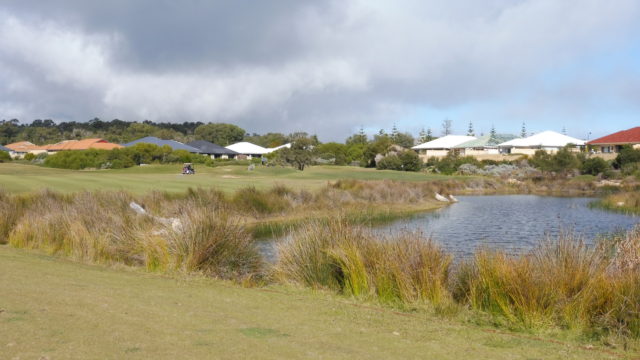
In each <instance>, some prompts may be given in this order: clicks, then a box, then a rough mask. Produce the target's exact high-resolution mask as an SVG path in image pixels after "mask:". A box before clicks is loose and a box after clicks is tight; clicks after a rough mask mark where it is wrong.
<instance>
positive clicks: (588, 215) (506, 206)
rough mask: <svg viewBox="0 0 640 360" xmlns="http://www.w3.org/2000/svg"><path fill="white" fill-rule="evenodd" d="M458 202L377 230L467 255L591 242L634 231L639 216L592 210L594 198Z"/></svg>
mask: <svg viewBox="0 0 640 360" xmlns="http://www.w3.org/2000/svg"><path fill="white" fill-rule="evenodd" d="M458 200H460V202H459V203H456V204H452V205H450V206H448V207H446V208H443V209H440V210H437V211H435V212H431V213H426V214H423V215H420V216H417V217H414V218H412V219H408V220H401V221H398V222H395V223H392V224H388V225H386V226H384V227H381V228H379V229H378V231H382V232H397V231H400V230H403V229H406V230H411V231H415V230H418V231H421V232H423V233H424V234H426V235H430V236H431V237H432V238H433V239H434V240H436V241H437V242H438V243H439V244H441V245H442V246H443V247H444V248H445V249H447V250H448V251H449V252H451V253H454V254H456V255H459V256H463V257H464V256H468V255H470V254H472V253H473V251H474V249H476V248H477V247H478V246H482V245H484V246H489V247H491V248H501V249H504V250H506V251H508V252H510V253H519V252H522V251H526V250H528V249H530V248H531V247H533V246H535V245H536V244H538V243H539V242H540V240H541V239H544V238H545V237H546V236H551V237H555V236H557V235H558V234H559V233H561V232H572V233H573V234H575V235H577V236H579V237H581V238H582V239H584V240H585V241H586V242H587V243H593V241H594V240H595V239H596V238H597V237H598V236H601V235H605V234H609V233H612V232H616V231H625V230H628V229H630V228H632V227H633V226H634V225H635V224H636V223H638V222H639V221H640V218H638V217H635V216H629V215H624V214H618V213H612V212H608V211H604V210H600V209H593V208H590V207H589V203H591V202H592V201H594V200H595V199H591V198H569V197H550V196H535V195H495V196H459V197H458Z"/></svg>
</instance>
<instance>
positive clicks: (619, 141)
mask: <svg viewBox="0 0 640 360" xmlns="http://www.w3.org/2000/svg"><path fill="white" fill-rule="evenodd" d="M587 145H591V146H593V147H595V148H596V149H597V150H598V151H600V152H603V153H617V152H619V151H620V149H622V146H624V145H631V146H632V147H633V148H634V149H639V148H640V126H636V127H634V128H631V129H627V130H622V131H618V132H616V133H613V134H610V135H607V136H603V137H601V138H598V139H595V140H591V141H589V142H588V143H587Z"/></svg>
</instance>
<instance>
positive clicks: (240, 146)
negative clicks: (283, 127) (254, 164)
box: [227, 141, 271, 160]
mask: <svg viewBox="0 0 640 360" xmlns="http://www.w3.org/2000/svg"><path fill="white" fill-rule="evenodd" d="M227 149H229V150H231V151H235V152H236V153H238V156H237V158H238V159H242V158H245V159H249V160H251V159H252V158H254V157H262V155H264V154H268V153H270V152H271V151H269V149H267V148H263V147H262V146H260V145H256V144H252V143H250V142H246V141H243V142H239V143H235V144H231V145H229V146H227Z"/></svg>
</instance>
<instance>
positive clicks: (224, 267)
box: [2, 192, 263, 280]
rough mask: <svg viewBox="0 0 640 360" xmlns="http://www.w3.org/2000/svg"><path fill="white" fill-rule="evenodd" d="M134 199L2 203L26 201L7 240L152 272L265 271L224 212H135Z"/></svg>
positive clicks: (55, 197) (235, 274)
mask: <svg viewBox="0 0 640 360" xmlns="http://www.w3.org/2000/svg"><path fill="white" fill-rule="evenodd" d="M211 195H214V194H213V193H212V194H211ZM151 197H152V198H155V200H156V202H155V206H158V204H161V203H163V202H164V201H166V198H163V197H162V196H160V197H159V195H158V194H155V195H151ZM158 197H159V198H160V199H158ZM214 198H215V196H214ZM134 200H137V199H134V198H133V196H132V195H130V194H128V193H125V192H108V193H101V192H96V193H89V192H86V193H77V194H73V195H60V194H55V193H50V192H43V193H41V194H37V195H31V196H30V197H29V198H28V201H26V202H25V199H23V198H17V197H13V198H12V197H9V198H5V199H3V202H2V204H3V206H7V205H6V204H7V203H8V204H14V205H13V207H15V206H16V205H15V204H21V203H28V205H25V207H26V210H24V211H22V213H21V215H20V216H19V217H18V219H17V220H16V221H14V224H13V226H11V228H10V230H9V234H8V236H7V239H8V243H9V244H11V245H12V246H14V247H19V248H28V249H40V250H44V251H46V252H48V253H50V254H60V255H64V256H67V257H70V258H73V259H76V260H79V261H84V262H91V263H104V264H126V265H130V266H140V267H145V268H146V269H148V270H150V271H180V272H186V273H196V272H197V273H203V274H206V275H210V276H215V277H219V278H225V279H238V280H244V279H246V278H250V277H257V276H260V275H261V274H262V271H263V270H262V260H261V258H260V255H259V253H258V251H257V249H256V247H255V245H254V244H253V239H252V236H251V234H249V233H248V232H247V231H246V230H245V228H244V227H243V226H241V225H240V224H239V223H238V222H237V221H233V220H230V219H229V216H228V215H227V214H225V213H224V212H223V211H219V212H218V211H216V210H215V209H216V207H217V206H216V204H215V203H214V204H210V203H206V204H204V203H203V204H200V205H198V204H196V202H195V201H190V200H188V199H187V200H185V201H182V202H180V203H181V205H180V206H175V208H174V209H173V211H180V213H181V216H180V217H179V218H162V217H158V216H154V215H152V214H151V213H146V214H138V213H136V212H135V211H133V210H132V209H131V208H130V204H131V203H132V201H134ZM143 201H144V199H143ZM147 203H148V204H153V202H147Z"/></svg>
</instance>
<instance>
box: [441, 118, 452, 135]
mask: <svg viewBox="0 0 640 360" xmlns="http://www.w3.org/2000/svg"><path fill="white" fill-rule="evenodd" d="M452 123H453V122H452V121H451V120H450V119H444V121H442V135H444V136H447V135H450V134H451V124H452Z"/></svg>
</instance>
